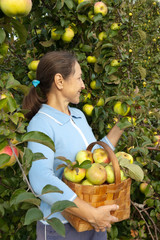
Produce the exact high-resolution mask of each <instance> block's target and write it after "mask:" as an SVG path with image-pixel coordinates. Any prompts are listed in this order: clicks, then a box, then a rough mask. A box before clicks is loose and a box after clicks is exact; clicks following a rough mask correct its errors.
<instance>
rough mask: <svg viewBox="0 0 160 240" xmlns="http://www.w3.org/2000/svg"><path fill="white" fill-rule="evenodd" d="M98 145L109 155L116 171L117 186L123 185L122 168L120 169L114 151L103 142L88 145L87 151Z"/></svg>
mask: <svg viewBox="0 0 160 240" xmlns="http://www.w3.org/2000/svg"><path fill="white" fill-rule="evenodd" d="M96 144H98V145H100V146H102V147H103V148H104V149H105V150H106V151H107V153H108V156H109V159H110V160H111V162H112V166H113V170H114V176H115V184H119V183H121V174H120V167H119V163H118V160H117V158H116V155H115V154H114V152H113V150H112V149H111V148H110V147H109V146H108V145H107V144H106V143H105V142H102V141H96V142H92V143H91V144H89V145H88V147H87V150H88V151H91V150H92V148H93V146H94V145H96Z"/></svg>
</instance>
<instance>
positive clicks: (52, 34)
mask: <svg viewBox="0 0 160 240" xmlns="http://www.w3.org/2000/svg"><path fill="white" fill-rule="evenodd" d="M55 31H56V28H52V30H51V39H53V40H59V39H60V38H61V35H60V34H58V33H56V32H55Z"/></svg>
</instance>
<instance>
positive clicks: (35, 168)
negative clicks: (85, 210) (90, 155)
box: [27, 104, 114, 223]
mask: <svg viewBox="0 0 160 240" xmlns="http://www.w3.org/2000/svg"><path fill="white" fill-rule="evenodd" d="M69 111H70V113H71V115H70V116H69V115H67V114H65V113H63V112H60V111H58V110H56V109H54V108H52V107H51V106H49V105H47V104H43V105H42V107H41V108H40V110H39V111H38V113H37V114H36V115H35V116H34V117H33V118H32V119H31V121H30V123H29V125H28V128H27V131H28V132H30V131H40V132H43V133H45V134H47V135H48V136H49V137H50V138H51V139H52V140H53V141H54V144H55V150H56V151H55V152H53V151H52V150H51V149H50V148H49V147H46V146H44V145H42V144H40V143H35V142H29V143H28V148H30V149H31V150H32V152H33V153H36V152H41V153H43V154H44V156H45V157H46V158H47V159H42V160H37V161H34V162H33V163H32V166H31V169H30V171H29V180H30V183H31V186H32V188H33V190H34V191H35V193H36V194H37V195H40V194H41V191H42V189H43V187H44V186H45V185H47V184H51V185H53V186H56V187H58V188H59V189H60V190H62V191H63V194H61V193H47V194H45V195H42V196H41V206H40V208H41V210H42V212H43V214H44V216H45V217H46V216H48V215H49V214H50V209H51V206H52V204H53V203H54V202H56V201H60V200H70V201H73V200H74V199H75V198H76V197H77V195H76V194H75V193H74V192H73V191H72V190H71V189H70V188H69V187H68V186H67V185H66V184H65V183H64V182H63V181H62V180H61V179H62V173H63V168H61V169H59V170H56V168H57V166H58V165H59V164H62V163H63V162H62V161H61V160H59V159H57V157H58V156H64V157H66V158H67V159H70V160H71V161H72V162H73V161H75V156H76V154H77V152H78V151H80V150H84V149H86V148H87V146H88V145H89V144H90V143H91V142H95V141H97V140H96V138H95V136H94V134H93V132H92V129H91V127H90V126H89V125H88V122H87V120H86V117H85V115H84V114H83V112H82V111H80V110H79V109H77V108H72V107H69ZM101 141H104V142H105V143H107V144H108V145H109V146H110V147H111V148H112V150H114V147H113V146H112V144H111V143H110V141H109V140H108V138H107V137H106V136H105V137H104V138H103V139H102V140H101ZM52 217H57V218H59V219H60V220H61V221H62V223H67V220H66V219H65V218H64V217H63V216H62V215H61V213H54V214H52V215H51V216H50V218H52Z"/></svg>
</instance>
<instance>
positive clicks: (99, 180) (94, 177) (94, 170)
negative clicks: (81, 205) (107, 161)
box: [86, 163, 107, 185]
mask: <svg viewBox="0 0 160 240" xmlns="http://www.w3.org/2000/svg"><path fill="white" fill-rule="evenodd" d="M86 178H87V179H88V180H89V181H90V182H91V183H92V184H93V185H101V184H103V183H104V182H105V181H106V178H107V173H106V170H105V168H104V167H103V166H102V165H101V164H100V163H92V165H91V167H90V168H88V169H87V170H86Z"/></svg>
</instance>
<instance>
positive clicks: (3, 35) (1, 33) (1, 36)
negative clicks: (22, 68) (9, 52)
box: [0, 28, 6, 44]
mask: <svg viewBox="0 0 160 240" xmlns="http://www.w3.org/2000/svg"><path fill="white" fill-rule="evenodd" d="M5 38H6V33H5V31H4V30H3V29H2V28H0V44H2V43H3V42H4V40H5Z"/></svg>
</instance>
